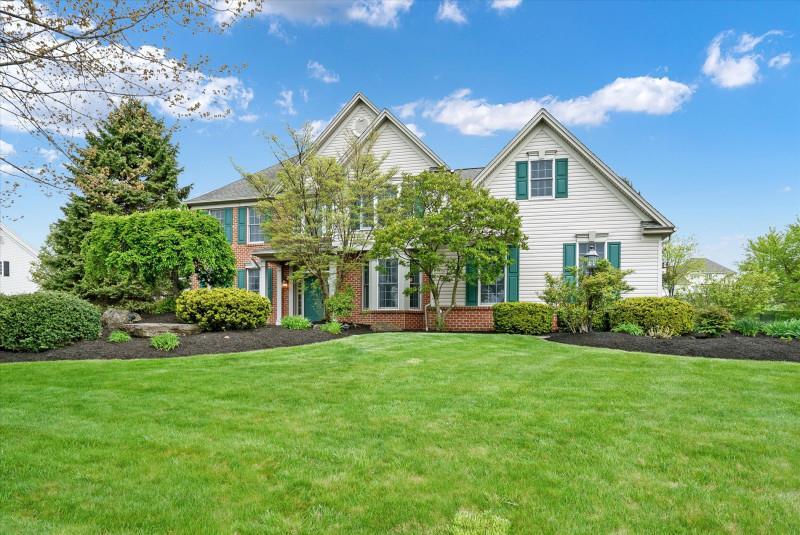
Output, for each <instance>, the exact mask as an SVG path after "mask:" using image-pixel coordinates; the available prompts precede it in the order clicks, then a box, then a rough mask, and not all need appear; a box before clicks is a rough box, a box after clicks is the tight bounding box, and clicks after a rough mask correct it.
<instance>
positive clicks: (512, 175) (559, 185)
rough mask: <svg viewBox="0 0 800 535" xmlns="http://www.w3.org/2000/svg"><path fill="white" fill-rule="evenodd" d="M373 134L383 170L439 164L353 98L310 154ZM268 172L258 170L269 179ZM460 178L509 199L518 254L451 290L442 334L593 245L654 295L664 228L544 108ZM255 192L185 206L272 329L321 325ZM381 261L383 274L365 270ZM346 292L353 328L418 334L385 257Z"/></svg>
mask: <svg viewBox="0 0 800 535" xmlns="http://www.w3.org/2000/svg"><path fill="white" fill-rule="evenodd" d="M372 132H376V136H377V141H376V143H375V147H374V149H373V150H374V152H375V153H376V155H382V154H387V153H388V157H387V159H386V160H385V161H384V163H383V167H384V168H385V169H390V168H396V169H397V181H399V180H400V179H401V176H402V174H404V173H412V174H415V173H419V172H421V171H423V170H426V169H430V168H432V167H447V166H446V164H445V162H444V161H443V160H442V159H441V158H440V157H439V156H437V155H436V154H435V153H434V152H433V151H432V150H431V149H430V148H429V147H428V146H427V145H425V143H423V142H422V140H421V139H419V137H417V136H416V135H415V134H414V133H413V132H411V131H410V130H409V129H408V128H407V127H406V126H405V125H403V123H402V122H400V121H399V120H398V119H397V118H396V117H394V115H392V114H391V113H390V112H389V111H388V110H385V109H384V110H379V109H378V108H376V107H375V106H374V105H373V104H372V103H371V102H370V101H369V100H368V99H367V98H366V97H364V96H363V95H362V94H361V93H357V94H356V95H355V96H354V97H353V98H352V99H351V100H350V102H349V103H348V104H347V105H345V106H344V108H342V110H341V111H340V112H339V113H338V114H337V115H336V116H335V117H334V118H333V119H332V120H331V122H330V123H329V124H328V126H327V127H326V128H325V130H324V131H323V132H322V133H321V134H320V136H319V137H318V139H317V142H318V144H319V147H320V153H321V154H323V155H328V156H340V155H341V154H342V153H343V152H344V151H345V150H346V149H347V146H348V145H347V140H348V136H354V135H355V136H363V135H367V134H369V133H372ZM277 170H278V166H277V165H275V166H272V167H269V168H267V169H264V170H263V171H260V173H263V174H266V175H269V174H274V173H276V172H277ZM455 172H458V173H460V174H461V176H463V177H464V178H465V179H466V180H472V181H473V182H475V183H476V184H479V185H481V186H483V187H485V188H487V189H488V190H489V191H490V192H491V193H492V194H493V195H495V196H497V197H501V198H507V199H510V200H512V201H514V202H517V203H518V204H519V207H520V216H521V218H522V224H523V232H524V233H525V234H526V235H527V237H528V243H527V245H528V249H527V250H520V251H515V253H514V256H518V257H519V261H518V262H517V263H515V264H514V265H512V266H510V267H509V268H508V270H507V273H506V274H504V275H503V276H501V277H500V278H499V279H498V280H497V281H496V282H495V283H494V284H491V285H484V284H476V285H465V284H464V283H463V282H462V283H461V284H460V285H459V291H458V305H459V306H458V307H457V308H456V309H455V310H454V311H453V312H451V313H450V315H449V316H448V320H447V322H448V328H450V329H452V330H491V328H492V315H491V308H490V307H491V305H493V304H494V303H497V302H501V301H510V300H518V301H538V300H540V295H541V292H542V291H543V290H544V288H545V279H544V274H545V273H547V272H550V273H554V274H556V273H561V272H563V270H564V269H565V268H566V267H569V266H574V265H576V264H577V263H578V262H579V259H580V257H581V256H582V255H585V254H586V253H587V252H588V251H589V249H590V247H592V246H593V247H594V248H595V249H596V250H597V252H598V253H599V254H600V256H602V257H604V258H607V259H608V260H609V261H610V262H611V263H612V264H614V265H616V266H618V267H620V268H623V269H631V270H633V273H632V274H631V275H629V276H628V281H629V282H630V283H631V285H632V286H633V287H634V290H633V291H632V292H631V294H630V295H661V292H662V290H661V245H662V241H663V240H664V239H665V238H667V237H668V236H670V235H671V234H672V233H673V231H674V226H673V225H672V223H671V222H670V221H669V220H668V219H667V218H666V217H664V216H663V215H662V214H661V213H659V212H658V211H657V210H656V209H655V208H653V206H651V205H650V204H649V203H648V202H647V201H646V200H645V199H644V198H642V196H641V195H640V194H639V193H638V192H636V191H635V190H634V189H633V188H632V187H631V186H630V184H629V183H628V182H627V181H625V180H623V179H622V178H620V177H619V176H618V175H617V174H616V173H614V172H613V171H612V170H611V169H610V168H609V167H608V166H607V165H606V164H604V163H603V162H602V161H600V159H599V158H597V156H595V155H594V154H593V153H592V152H591V151H589V149H587V148H586V147H585V146H584V145H583V144H582V143H581V142H580V141H579V140H578V139H577V138H575V136H573V135H572V133H570V132H569V131H568V130H567V129H566V128H564V126H562V125H561V124H560V123H559V122H558V121H556V119H555V118H553V116H552V115H550V114H549V113H548V112H547V111H546V110H544V109H542V110H540V111H539V112H538V113H537V114H536V115H535V116H534V117H533V118H532V119H531V120H530V121H529V122H528V124H527V125H525V126H524V127H523V128H522V130H520V132H519V133H517V135H516V136H515V137H514V138H513V139H512V140H511V141H510V142H509V143H508V144H507V145H506V146H505V147H504V148H503V150H502V151H501V152H500V153H499V154H498V155H497V156H495V157H494V158H493V159H492V161H491V162H489V164H488V165H486V166H485V167H474V168H466V169H456V170H455ZM256 201H257V193H256V191H255V189H254V188H253V187H252V186H251V185H250V184H249V183H248V182H247V180H245V179H241V180H237V181H235V182H232V183H230V184H228V185H226V186H223V187H221V188H219V189H216V190H214V191H211V192H209V193H206V194H204V195H200V196H198V197H195V198H193V199H191V200H189V201H187V204H188V205H189V206H190V207H192V208H194V209H204V210H208V211H209V213H211V214H212V215H214V216H215V217H217V218H218V219H219V220H220V223H221V224H222V225H223V227H224V228H225V232H226V235H227V236H228V240H229V241H230V242H231V243H232V247H233V250H234V253H235V254H236V259H237V269H238V276H237V285H238V286H239V287H242V288H249V289H251V290H253V291H258V292H260V293H262V294H263V295H267V296H269V297H271V298H272V301H273V303H274V309H275V311H274V312H273V318H272V320H273V322H275V323H280V318H282V317H284V316H286V315H287V314H303V315H305V316H307V317H309V318H311V319H312V320H316V319H320V317H321V312H322V311H321V306H320V304H319V296H318V295H315V294H314V292H313V291H307V292H305V293H304V292H303V288H302V286H303V285H302V284H294V283H293V282H291V280H290V279H289V277H288V275H289V268H288V267H287V266H286V265H285V263H283V262H281V259H280V258H278V257H277V256H276V255H275V252H274V251H273V250H272V249H270V247H269V237H268V236H264V235H263V231H262V229H261V225H260V223H261V219H260V215H259V214H258V212H257V210H255V209H254V206H253V205H254V204H255V202H256ZM378 262H381V263H382V264H383V265H384V267H385V268H386V269H385V270H382V271H381V272H379V271H377V270H376V269H375V267H376V265H377V263H378ZM349 283H350V284H351V285H352V286H353V288H354V289H355V290H356V296H357V299H358V307H357V312H356V313H355V314H354V315H353V317H352V318H350V319H351V320H352V321H355V322H358V323H366V324H373V323H387V324H392V325H395V326H398V327H401V328H409V329H418V328H421V327H422V326H423V324H424V322H423V309H424V307H425V306H426V305H427V304H428V303H429V296H427V295H424V296H416V297H415V296H408V295H405V294H404V290H405V289H406V288H407V287H408V286H409V285H413V284H418V283H419V281H414V280H410V279H409V273H408V269H407V267H405V266H402V265H400V264H399V263H398V262H397V260H395V259H386V260H380V261H375V260H373V261H371V262H370V263H369V265H368V266H365V267H364V270H363V272H362V273H352V274H349Z"/></svg>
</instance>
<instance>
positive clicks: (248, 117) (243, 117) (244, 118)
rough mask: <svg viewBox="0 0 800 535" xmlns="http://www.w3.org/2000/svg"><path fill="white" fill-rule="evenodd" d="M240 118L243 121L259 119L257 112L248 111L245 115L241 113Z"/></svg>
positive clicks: (251, 121)
mask: <svg viewBox="0 0 800 535" xmlns="http://www.w3.org/2000/svg"><path fill="white" fill-rule="evenodd" d="M239 120H240V121H242V122H243V123H254V122H256V121H258V115H256V114H255V113H246V114H244V115H240V116H239Z"/></svg>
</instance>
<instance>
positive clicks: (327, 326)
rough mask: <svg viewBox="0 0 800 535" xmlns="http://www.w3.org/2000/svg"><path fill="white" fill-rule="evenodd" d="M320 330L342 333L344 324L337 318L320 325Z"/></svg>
mask: <svg viewBox="0 0 800 535" xmlns="http://www.w3.org/2000/svg"><path fill="white" fill-rule="evenodd" d="M319 330H320V331H325V332H326V333H330V334H342V324H341V323H339V322H338V321H336V320H331V321H329V322H328V323H324V324H322V325H320V326H319Z"/></svg>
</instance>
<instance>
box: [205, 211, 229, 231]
mask: <svg viewBox="0 0 800 535" xmlns="http://www.w3.org/2000/svg"><path fill="white" fill-rule="evenodd" d="M208 215H210V216H212V217H215V218H216V219H217V221H219V224H220V225H222V226H223V227H224V226H225V210H224V209H222V208H212V209H211V210H208Z"/></svg>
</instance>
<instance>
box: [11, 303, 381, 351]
mask: <svg viewBox="0 0 800 535" xmlns="http://www.w3.org/2000/svg"><path fill="white" fill-rule="evenodd" d="M142 321H148V322H159V323H174V322H176V321H177V318H175V315H174V314H172V315H170V314H161V315H159V316H152V315H149V316H146V317H145V316H143V317H142ZM368 332H370V330H369V328H366V327H355V328H351V329H348V330H346V331H342V334H340V335H333V334H329V333H326V332H323V331H319V330H317V329H309V330H307V331H293V330H290V329H284V328H283V327H274V326H267V327H261V328H259V329H253V330H249V331H226V332H209V333H200V334H193V335H189V336H183V337H181V345H180V346H178V348H177V349H175V350H174V351H168V352H166V351H156V350H155V349H153V348H152V347H150V339H149V338H132V339H131V340H130V341H128V342H124V343H121V344H112V343H111V342H107V341H106V337H107V336H108V332H104V333H103V335H102V336H101V338H100V339H98V340H88V341H84V342H78V343H75V344H72V345H71V346H67V347H62V348H59V349H52V350H50V351H44V352H42V353H16V352H11V351H0V362H25V361H40V360H86V359H156V358H167V357H186V356H190V355H204V354H210V353H235V352H237V351H252V350H256V349H268V348H273V347H287V346H298V345H303V344H312V343H315V342H325V341H326V340H332V339H334V338H341V337H343V336H352V335H355V334H365V333H368Z"/></svg>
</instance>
